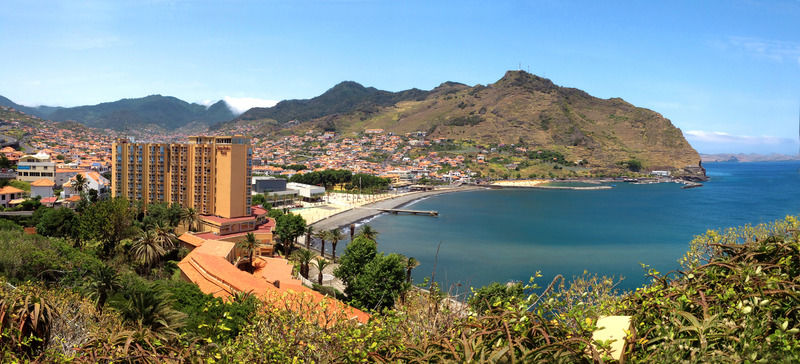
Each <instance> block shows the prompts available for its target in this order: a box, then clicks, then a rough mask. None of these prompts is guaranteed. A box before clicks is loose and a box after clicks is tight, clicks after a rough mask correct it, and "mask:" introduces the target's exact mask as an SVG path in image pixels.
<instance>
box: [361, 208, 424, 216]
mask: <svg viewBox="0 0 800 364" xmlns="http://www.w3.org/2000/svg"><path fill="white" fill-rule="evenodd" d="M376 210H378V211H381V212H390V213H393V214H395V215H397V214H401V213H403V214H413V215H428V216H439V211H434V210H405V209H380V208H378V209H376Z"/></svg>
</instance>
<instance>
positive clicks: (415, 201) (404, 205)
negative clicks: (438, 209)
mask: <svg viewBox="0 0 800 364" xmlns="http://www.w3.org/2000/svg"><path fill="white" fill-rule="evenodd" d="M429 198H431V196H425V197H421V198H418V199H416V200H414V201H410V202H409V203H407V204H403V205H401V206H398V207H409V206H414V205H416V204H417V202H420V201H425V200H427V199H429Z"/></svg>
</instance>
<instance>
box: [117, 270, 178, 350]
mask: <svg viewBox="0 0 800 364" xmlns="http://www.w3.org/2000/svg"><path fill="white" fill-rule="evenodd" d="M172 303H173V302H172V298H171V297H170V296H169V294H168V292H167V291H165V290H164V289H162V288H160V287H158V286H157V285H155V284H153V285H152V286H151V287H150V288H149V289H146V290H142V291H138V292H136V293H133V294H132V295H131V296H130V297H128V299H127V300H125V301H123V303H122V304H121V305H120V306H121V307H120V314H121V315H122V317H123V318H125V319H126V320H127V321H129V322H132V323H134V324H135V325H136V326H137V327H138V328H139V329H148V330H151V331H152V332H153V333H155V334H156V336H157V337H159V338H160V339H165V340H169V339H171V338H175V337H177V336H178V335H179V333H178V331H177V329H178V328H180V327H181V326H183V321H184V319H185V318H186V315H185V314H184V313H182V312H180V311H177V310H175V309H173V308H172Z"/></svg>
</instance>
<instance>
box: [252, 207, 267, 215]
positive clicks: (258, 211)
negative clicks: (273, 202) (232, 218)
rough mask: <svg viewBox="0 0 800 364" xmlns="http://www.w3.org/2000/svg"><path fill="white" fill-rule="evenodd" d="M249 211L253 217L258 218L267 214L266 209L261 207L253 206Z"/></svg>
mask: <svg viewBox="0 0 800 364" xmlns="http://www.w3.org/2000/svg"><path fill="white" fill-rule="evenodd" d="M250 211H251V212H252V213H253V215H255V216H260V215H264V214H266V213H267V209H265V208H263V207H261V206H253V207H251V208H250Z"/></svg>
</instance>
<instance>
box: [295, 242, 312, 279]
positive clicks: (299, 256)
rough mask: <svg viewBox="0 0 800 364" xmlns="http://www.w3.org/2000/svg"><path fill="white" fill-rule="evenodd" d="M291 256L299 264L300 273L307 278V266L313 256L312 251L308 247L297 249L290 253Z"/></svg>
mask: <svg viewBox="0 0 800 364" xmlns="http://www.w3.org/2000/svg"><path fill="white" fill-rule="evenodd" d="M292 257H294V260H296V261H297V263H299V264H300V275H301V276H303V277H304V278H306V279H308V268H309V267H308V266H309V264H310V263H311V261H312V260H313V258H314V253H312V252H311V250H308V249H299V250H296V251H295V252H294V253H293V254H292Z"/></svg>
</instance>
